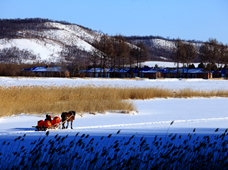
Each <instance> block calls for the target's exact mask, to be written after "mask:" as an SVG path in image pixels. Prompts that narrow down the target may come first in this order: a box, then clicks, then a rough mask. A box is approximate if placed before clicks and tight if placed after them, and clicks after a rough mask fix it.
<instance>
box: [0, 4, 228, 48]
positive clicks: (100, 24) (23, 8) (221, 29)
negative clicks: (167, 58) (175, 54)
mask: <svg viewBox="0 0 228 170" xmlns="http://www.w3.org/2000/svg"><path fill="white" fill-rule="evenodd" d="M34 17H40V18H48V19H53V20H63V21H68V22H71V23H75V24H79V25H82V26H85V27H88V28H91V29H93V30H97V31H99V30H101V31H102V32H104V33H107V34H108V35H116V34H122V35H126V36H131V35H138V36H149V35H154V36H162V37H169V38H178V37H179V38H181V39H185V40H193V39H194V40H201V41H207V40H208V39H209V38H216V39H217V40H218V41H221V42H223V43H225V44H228V0H0V18H1V19H3V18H4V19H6V18H8V19H9V18H34Z"/></svg>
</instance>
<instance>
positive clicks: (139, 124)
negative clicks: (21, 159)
mask: <svg viewBox="0 0 228 170" xmlns="http://www.w3.org/2000/svg"><path fill="white" fill-rule="evenodd" d="M221 120H228V117H221V118H203V119H189V120H174V124H190V123H191V124H192V123H203V122H209V121H221ZM172 121H173V120H170V121H159V122H144V123H128V124H114V125H98V126H85V127H74V129H96V128H112V127H119V128H122V127H126V128H134V127H138V126H141V127H142V128H143V127H144V126H155V127H167V126H169V125H170V123H171V122H172ZM157 125H158V126H157Z"/></svg>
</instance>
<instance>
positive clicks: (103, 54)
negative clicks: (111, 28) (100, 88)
mask: <svg viewBox="0 0 228 170" xmlns="http://www.w3.org/2000/svg"><path fill="white" fill-rule="evenodd" d="M93 46H94V47H95V48H94V50H93V57H92V58H91V59H92V60H91V61H92V62H93V63H94V64H95V62H97V61H98V59H99V60H100V65H101V67H102V68H103V76H105V74H106V73H105V68H106V67H107V65H108V63H109V61H110V60H111V56H112V55H113V50H114V49H113V45H112V41H111V39H110V37H108V36H107V35H105V34H103V35H102V36H101V38H100V39H99V40H94V42H93Z"/></svg>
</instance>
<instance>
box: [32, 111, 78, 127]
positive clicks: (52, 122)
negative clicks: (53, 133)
mask: <svg viewBox="0 0 228 170" xmlns="http://www.w3.org/2000/svg"><path fill="white" fill-rule="evenodd" d="M61 118H62V119H61ZM61 118H60V117H59V116H55V117H54V118H53V119H52V116H51V115H46V119H45V120H39V121H38V122H37V126H32V127H33V128H35V129H36V131H46V130H57V129H60V128H61V126H62V129H65V128H66V129H67V128H68V126H69V122H71V129H73V127H72V125H73V120H74V119H75V111H69V112H63V113H62V114H61ZM65 122H67V126H66V127H65Z"/></svg>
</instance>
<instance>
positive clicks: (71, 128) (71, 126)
mask: <svg viewBox="0 0 228 170" xmlns="http://www.w3.org/2000/svg"><path fill="white" fill-rule="evenodd" d="M70 122H71V129H73V126H72V125H73V120H71V121H70Z"/></svg>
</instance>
